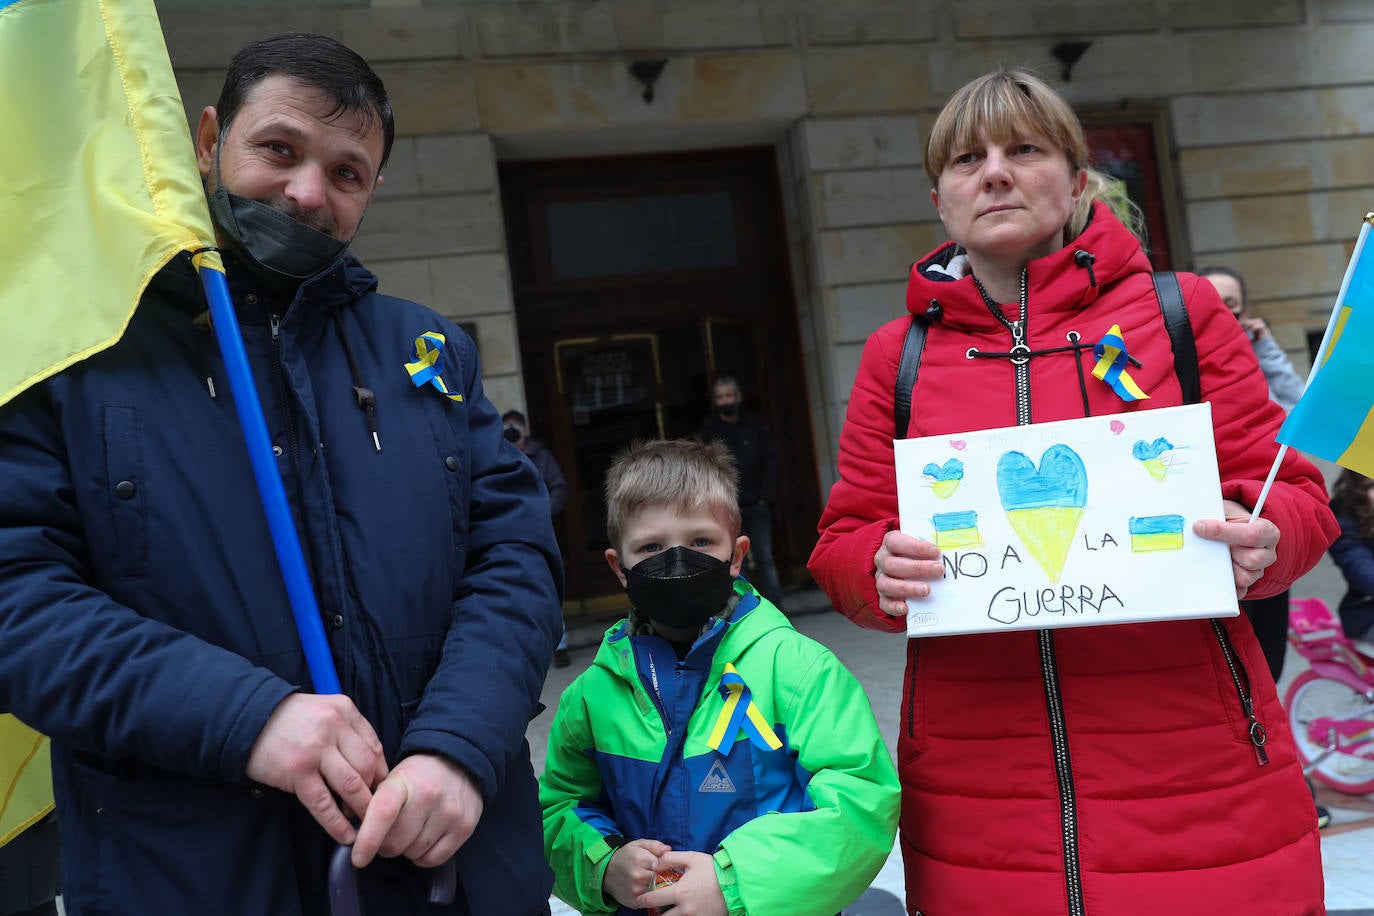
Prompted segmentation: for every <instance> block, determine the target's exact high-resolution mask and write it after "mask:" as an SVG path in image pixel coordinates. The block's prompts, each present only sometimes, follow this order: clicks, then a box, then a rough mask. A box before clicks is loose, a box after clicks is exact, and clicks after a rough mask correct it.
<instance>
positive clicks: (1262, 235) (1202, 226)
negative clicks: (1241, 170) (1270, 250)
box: [1188, 187, 1374, 252]
mask: <svg viewBox="0 0 1374 916" xmlns="http://www.w3.org/2000/svg"><path fill="white" fill-rule="evenodd" d="M1371 199H1374V189H1372V188H1368V187H1366V188H1352V189H1342V190H1339V191H1326V192H1312V193H1308V194H1276V195H1272V196H1265V197H1242V198H1238V199H1235V200H1230V201H1226V200H1219V201H1207V202H1204V203H1196V204H1191V205H1190V206H1189V207H1188V223H1189V233H1190V236H1191V238H1192V242H1193V249H1194V250H1195V251H1198V252H1206V251H1229V250H1234V249H1241V248H1260V247H1272V246H1281V245H1301V244H1304V243H1309V242H1313V241H1340V240H1344V239H1354V237H1355V236H1356V235H1357V234H1358V233H1359V228H1360V220H1361V218H1362V217H1363V216H1364V214H1365V212H1366V208H1367V207H1368V205H1369V201H1370V200H1371Z"/></svg>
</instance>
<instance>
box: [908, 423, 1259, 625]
mask: <svg viewBox="0 0 1374 916" xmlns="http://www.w3.org/2000/svg"><path fill="white" fill-rule="evenodd" d="M894 446H895V452H896V466H897V502H898V508H899V511H900V513H901V528H902V531H904V532H905V533H907V534H910V535H913V536H915V537H918V538H922V539H924V540H928V541H933V542H934V543H935V544H936V545H937V546H939V547H940V549H941V551H942V557H943V562H944V566H945V578H944V579H941V580H939V581H936V582H933V583H931V594H930V595H929V596H928V597H926V598H922V599H919V600H911V601H908V602H907V608H908V611H907V635H908V636H936V635H943V634H950V633H980V632H1000V631H1003V630H1017V629H1041V628H1044V627H1072V626H1099V625H1103V624H1115V623H1137V622H1140V621H1148V620H1167V619H1178V618H1192V617H1234V616H1235V615H1236V614H1238V613H1239V612H1240V611H1239V606H1238V605H1237V603H1236V593H1235V584H1234V581H1233V578H1232V574H1231V559H1230V552H1229V550H1228V548H1227V547H1226V546H1225V545H1224V544H1220V543H1218V542H1215V541H1208V540H1204V539H1202V538H1200V537H1198V536H1197V535H1195V534H1193V530H1192V525H1193V522H1194V521H1196V520H1198V519H1201V518H1221V517H1222V506H1221V481H1220V478H1219V476H1218V473H1217V457H1216V447H1215V445H1214V443H1213V439H1212V408H1211V405H1210V404H1195V405H1189V406H1186V407H1168V408H1162V409H1159V410H1143V411H1139V412H1136V413H1131V414H1119V415H1116V416H1106V417H1087V418H1084V419H1081V420H1063V421H1059V422H1054V423H1037V424H1034V425H1031V426H1014V427H1007V428H1005V429H990V430H979V431H977V432H970V433H963V434H960V435H954V436H928V437H925V438H921V439H904V440H898V441H897V442H895V443H894Z"/></svg>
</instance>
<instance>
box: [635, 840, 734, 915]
mask: <svg viewBox="0 0 1374 916" xmlns="http://www.w3.org/2000/svg"><path fill="white" fill-rule="evenodd" d="M658 867H659V868H660V869H667V868H676V869H680V870H681V871H682V877H681V878H678V879H677V884H674V885H673V886H672V887H665V888H662V889H660V890H656V891H652V892H650V893H647V894H640V895H639V898H638V899H637V900H635V902H634V904H633V905H634V906H636V907H639V908H640V909H647V908H648V907H651V906H656V907H658V908H659V909H665V908H667V907H672V908H673V909H672V911H671V912H672V914H673V916H726V909H725V895H724V894H722V893H721V892H720V879H718V878H717V877H716V860H715V859H713V858H711V856H709V855H707V854H706V853H704V852H669V853H665V854H664V855H662V856H660V857H659V860H658Z"/></svg>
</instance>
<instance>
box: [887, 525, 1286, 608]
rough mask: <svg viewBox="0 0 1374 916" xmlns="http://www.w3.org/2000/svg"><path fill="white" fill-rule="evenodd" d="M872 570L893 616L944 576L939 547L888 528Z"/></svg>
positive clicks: (943, 565) (923, 595) (921, 596)
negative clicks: (933, 581) (931, 582)
mask: <svg viewBox="0 0 1374 916" xmlns="http://www.w3.org/2000/svg"><path fill="white" fill-rule="evenodd" d="M1271 527H1272V526H1271ZM1270 562H1273V561H1272V560H1271V561H1270ZM873 570H874V572H873V575H874V578H875V579H876V580H877V584H878V609H879V610H881V611H882V612H883V613H884V614H889V615H891V616H893V617H904V616H905V615H906V599H908V598H924V597H926V596H927V595H929V594H930V580H932V579H943V578H944V577H945V564H944V563H943V562H942V561H941V560H940V548H938V547H936V546H935V545H934V544H932V543H931V542H930V541H923V540H921V539H920V538H915V537H912V536H911V535H909V534H902V532H900V531H889V532H888V533H887V534H886V535H884V536H883V543H882V545H881V546H880V547H879V548H878V553H877V554H876V555H875V556H874V557H873Z"/></svg>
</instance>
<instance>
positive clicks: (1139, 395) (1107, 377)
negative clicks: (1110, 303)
mask: <svg viewBox="0 0 1374 916" xmlns="http://www.w3.org/2000/svg"><path fill="white" fill-rule="evenodd" d="M1093 356H1095V357H1096V358H1097V365H1096V366H1093V377H1094V378H1100V379H1101V380H1102V381H1104V382H1106V383H1107V384H1108V385H1111V386H1112V391H1115V392H1116V396H1117V397H1119V398H1121V400H1123V401H1126V402H1128V403H1129V402H1130V401H1141V400H1145V399H1147V398H1149V395H1148V394H1146V393H1145V392H1144V391H1142V390H1141V388H1140V386H1139V385H1137V384H1136V383H1135V379H1133V378H1131V374H1130V372H1128V371H1127V369H1126V366H1127V363H1129V362H1130V361H1131V357H1130V355H1129V354H1127V353H1126V341H1125V340H1124V339H1123V338H1122V336H1121V325H1119V324H1114V325H1112V328H1111V330H1110V331H1108V332H1107V333H1106V335H1104V336H1103V338H1102V339H1101V340H1099V341H1098V342H1097V343H1095V344H1093ZM1136 365H1139V363H1136Z"/></svg>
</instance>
